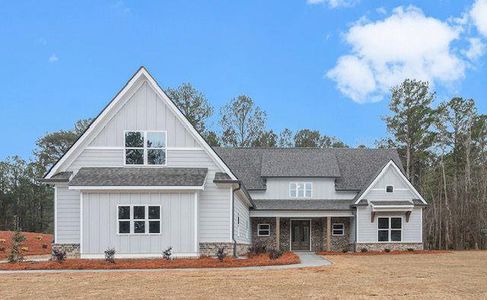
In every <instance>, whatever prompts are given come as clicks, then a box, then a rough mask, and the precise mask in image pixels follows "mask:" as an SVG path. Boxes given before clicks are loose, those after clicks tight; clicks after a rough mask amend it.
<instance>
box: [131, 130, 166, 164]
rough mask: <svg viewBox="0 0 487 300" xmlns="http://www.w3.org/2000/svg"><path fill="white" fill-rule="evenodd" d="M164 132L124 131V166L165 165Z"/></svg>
mask: <svg viewBox="0 0 487 300" xmlns="http://www.w3.org/2000/svg"><path fill="white" fill-rule="evenodd" d="M166 140H167V135H166V132H165V131H126V132H125V165H155V166H162V165H165V164H166Z"/></svg>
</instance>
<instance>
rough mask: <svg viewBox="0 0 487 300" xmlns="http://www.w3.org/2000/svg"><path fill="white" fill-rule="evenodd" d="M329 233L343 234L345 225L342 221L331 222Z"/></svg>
mask: <svg viewBox="0 0 487 300" xmlns="http://www.w3.org/2000/svg"><path fill="white" fill-rule="evenodd" d="M331 234H332V235H333V236H343V235H344V234H345V225H344V224H343V223H333V225H332V226H331Z"/></svg>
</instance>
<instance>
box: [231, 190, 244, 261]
mask: <svg viewBox="0 0 487 300" xmlns="http://www.w3.org/2000/svg"><path fill="white" fill-rule="evenodd" d="M241 188H242V185H241V184H240V181H239V182H238V187H237V188H235V189H232V241H233V257H237V240H235V192H237V191H239V190H240V189H241Z"/></svg>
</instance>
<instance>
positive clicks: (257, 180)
mask: <svg viewBox="0 0 487 300" xmlns="http://www.w3.org/2000/svg"><path fill="white" fill-rule="evenodd" d="M213 149H214V150H215V151H216V153H217V154H218V156H220V157H221V159H222V160H223V161H224V162H225V164H226V165H227V166H228V167H229V168H230V170H231V171H232V172H233V174H235V176H237V178H238V179H239V180H240V181H242V182H243V184H244V185H245V187H246V188H247V189H248V190H259V189H260V190H262V189H265V181H264V178H262V177H261V176H260V172H261V167H262V164H261V161H262V149H260V148H220V147H215V148H213Z"/></svg>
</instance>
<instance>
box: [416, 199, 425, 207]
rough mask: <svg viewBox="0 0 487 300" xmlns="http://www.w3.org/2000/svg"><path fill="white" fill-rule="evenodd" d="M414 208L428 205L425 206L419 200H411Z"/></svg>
mask: <svg viewBox="0 0 487 300" xmlns="http://www.w3.org/2000/svg"><path fill="white" fill-rule="evenodd" d="M413 203H414V206H428V204H425V203H424V202H423V201H421V199H413Z"/></svg>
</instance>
